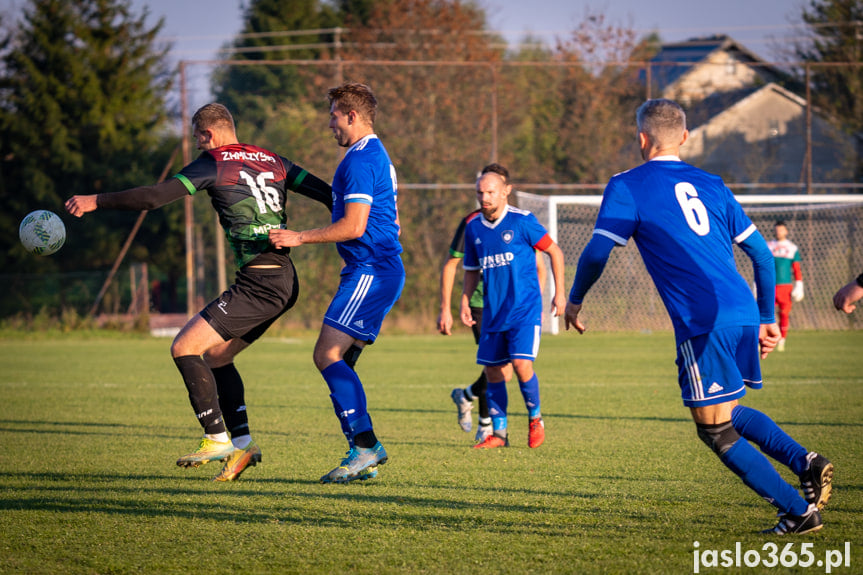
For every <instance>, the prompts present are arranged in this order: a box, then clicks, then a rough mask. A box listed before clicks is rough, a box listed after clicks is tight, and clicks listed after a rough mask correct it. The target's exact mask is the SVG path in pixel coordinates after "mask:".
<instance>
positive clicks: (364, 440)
mask: <svg viewBox="0 0 863 575" xmlns="http://www.w3.org/2000/svg"><path fill="white" fill-rule="evenodd" d="M377 443H378V438H377V437H376V436H375V432H374V431H372V430H371V429H370V430H368V431H361V432H360V433H357V434H356V435H354V445H356V446H357V447H362V448H365V449H368V448H370V447H374V446H375V445H377Z"/></svg>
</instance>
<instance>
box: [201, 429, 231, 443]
mask: <svg viewBox="0 0 863 575" xmlns="http://www.w3.org/2000/svg"><path fill="white" fill-rule="evenodd" d="M205 437H206V438H207V439H209V440H210V441H217V442H219V443H226V442H228V441H230V438H229V437H228V432H227V431H223V432H222V433H207V434H205Z"/></svg>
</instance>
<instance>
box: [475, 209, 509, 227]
mask: <svg viewBox="0 0 863 575" xmlns="http://www.w3.org/2000/svg"><path fill="white" fill-rule="evenodd" d="M507 213H509V204H506V205H505V206H504V207H503V212H502V213H501V214H500V217H499V218H497V219H496V220H495V221H493V222H490V221H488V220H487V219H486V218H485V216H484V215H482V214H480V218H481V219H482V225H484V226H485V227H487V228H491V229H495V228H496V227H497V226H498V224H499V223H501V222H502V221H503V219H504V218H505V217H506V214H507Z"/></svg>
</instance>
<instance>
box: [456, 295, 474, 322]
mask: <svg viewBox="0 0 863 575" xmlns="http://www.w3.org/2000/svg"><path fill="white" fill-rule="evenodd" d="M459 316H460V317H461V322H462V323H463V324H465V325H466V326H468V327H473V326H474V325H476V320H475V319H473V314H472V313H470V305H469V304H468V303H467V302H465V301H463V302H462V304H461V310H460V312H459Z"/></svg>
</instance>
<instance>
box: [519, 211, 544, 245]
mask: <svg viewBox="0 0 863 575" xmlns="http://www.w3.org/2000/svg"><path fill="white" fill-rule="evenodd" d="M523 230H524V232H525V237H526V239H527V243H528V244H529V245H531V246H536V244H538V243H539V242H540V240H542V238H544V237H545V236H547V235H548V230H546V229H545V227H544V226H543V225H542V224H541V223H539V220H537V219H536V216H535V215H533V213H530V212H528V214H527V217H526V218H525V219H524V227H523Z"/></svg>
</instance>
